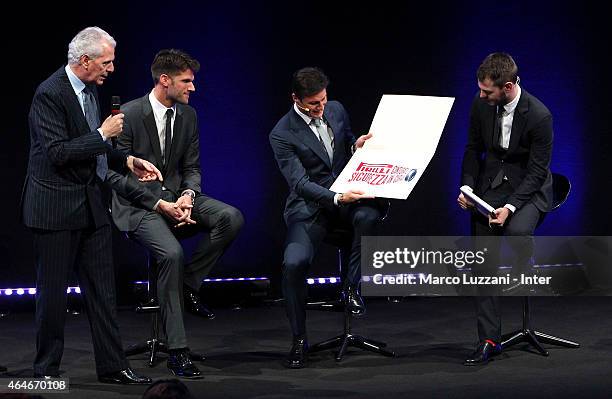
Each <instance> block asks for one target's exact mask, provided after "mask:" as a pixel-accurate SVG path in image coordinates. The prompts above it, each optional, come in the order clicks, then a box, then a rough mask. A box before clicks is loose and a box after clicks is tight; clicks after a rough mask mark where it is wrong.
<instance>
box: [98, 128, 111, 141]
mask: <svg viewBox="0 0 612 399" xmlns="http://www.w3.org/2000/svg"><path fill="white" fill-rule="evenodd" d="M97 130H98V133H100V136H102V141H104V142H105V143H106V140H108V139H107V138H106V137H105V136H104V132H102V129H100V128H98V129H97Z"/></svg>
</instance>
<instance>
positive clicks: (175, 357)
mask: <svg viewBox="0 0 612 399" xmlns="http://www.w3.org/2000/svg"><path fill="white" fill-rule="evenodd" d="M199 69H200V63H199V62H198V61H197V60H195V59H193V58H192V57H191V56H190V55H189V54H187V53H185V52H183V51H180V50H175V49H169V50H161V51H160V52H159V53H157V55H156V56H155V58H154V60H153V64H152V65H151V74H152V76H153V83H154V87H153V90H152V91H151V92H150V93H148V94H147V95H145V96H144V97H141V98H139V99H136V100H133V101H130V102H129V103H127V104H125V105H124V106H123V107H122V112H124V113H125V130H124V132H123V134H122V135H121V137H120V138H119V140H118V148H119V149H120V150H122V151H124V152H125V153H127V154H131V155H134V156H138V157H142V158H145V159H149V160H151V161H152V162H153V163H154V164H155V165H157V167H159V168H160V169H161V170H162V171H163V175H164V181H163V184H162V183H161V182H159V181H156V182H149V183H140V184H138V183H137V184H136V187H135V189H133V190H132V189H131V188H130V184H129V183H130V182H134V181H135V179H133V178H132V177H127V178H126V177H123V176H117V175H116V174H113V175H112V176H111V181H112V187H113V188H114V189H115V193H114V195H113V212H112V216H113V220H114V222H115V224H116V225H117V227H118V228H119V229H120V230H121V231H124V232H127V233H129V234H130V236H131V237H132V238H133V239H135V240H136V241H138V242H139V243H141V244H142V245H143V246H145V247H146V248H147V249H148V250H149V251H150V252H151V254H152V255H153V257H154V258H155V261H156V262H157V265H158V268H159V276H158V281H157V295H158V299H159V304H160V307H161V317H162V324H163V327H164V332H165V334H166V337H167V339H168V348H169V350H170V356H169V358H168V368H169V369H170V371H171V373H172V374H174V375H176V376H180V377H185V378H197V377H199V376H200V374H201V373H200V371H199V370H198V369H197V367H196V366H195V365H194V364H193V363H192V362H191V360H190V358H189V351H188V347H187V338H186V336H185V327H184V325H183V294H185V298H184V300H185V302H186V306H187V309H189V310H190V311H192V312H193V313H195V314H197V315H200V316H202V317H205V318H213V317H214V313H212V312H211V311H209V310H208V309H206V308H205V307H204V306H203V305H202V304H201V303H200V298H199V290H200V285H201V284H202V280H203V279H204V277H206V276H207V275H208V273H210V270H211V269H212V268H213V266H214V265H215V263H216V262H217V260H218V259H219V257H221V255H223V253H224V252H225V250H226V249H227V247H228V246H229V245H230V244H231V242H232V241H233V240H234V238H235V237H236V235H237V234H238V232H239V231H240V229H241V227H242V225H243V223H244V220H243V217H242V214H241V213H240V211H239V210H238V209H236V208H234V207H232V206H230V205H227V204H224V203H223V202H221V201H217V200H216V199H214V198H211V197H209V196H207V195H206V194H203V193H202V190H201V187H200V183H201V176H200V141H199V139H200V134H199V129H198V119H197V115H196V111H195V110H194V109H193V108H192V107H190V106H189V105H188V103H189V96H190V94H191V93H192V92H194V91H195V86H194V83H193V81H194V74H195V73H196V72H197V71H198V70H199ZM197 233H202V237H201V239H200V241H199V242H198V244H197V248H196V249H195V251H194V253H193V255H192V257H191V259H190V260H189V261H188V262H185V260H184V257H183V248H182V247H181V244H180V242H179V239H181V238H186V237H191V236H193V235H195V234H197Z"/></svg>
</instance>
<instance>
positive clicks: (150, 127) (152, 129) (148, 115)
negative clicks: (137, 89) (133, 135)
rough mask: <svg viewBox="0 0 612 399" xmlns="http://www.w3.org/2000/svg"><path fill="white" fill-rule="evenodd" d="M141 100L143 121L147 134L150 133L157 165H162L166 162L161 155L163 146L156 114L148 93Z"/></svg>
mask: <svg viewBox="0 0 612 399" xmlns="http://www.w3.org/2000/svg"><path fill="white" fill-rule="evenodd" d="M141 101H142V121H143V123H144V126H145V129H146V131H147V134H148V135H149V140H150V141H151V148H152V149H153V154H154V155H155V159H156V161H157V165H158V166H162V165H163V164H164V162H163V158H162V155H161V147H160V144H159V135H158V132H157V125H156V124H155V115H153V109H152V108H151V103H150V102H149V95H148V94H147V95H146V96H144V97H143V98H142V99H141Z"/></svg>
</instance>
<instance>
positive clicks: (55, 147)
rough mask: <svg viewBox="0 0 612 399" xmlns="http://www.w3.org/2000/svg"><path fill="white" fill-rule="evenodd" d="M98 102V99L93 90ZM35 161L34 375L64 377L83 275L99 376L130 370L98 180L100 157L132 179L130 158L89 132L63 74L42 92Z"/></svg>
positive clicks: (30, 200)
mask: <svg viewBox="0 0 612 399" xmlns="http://www.w3.org/2000/svg"><path fill="white" fill-rule="evenodd" d="M94 96H95V97H96V100H97V92H96V91H95V90H94ZM29 125H30V156H29V162H28V172H27V176H26V181H25V186H24V192H23V198H22V220H23V222H24V224H25V225H26V226H28V227H29V228H31V230H32V233H33V236H34V252H35V262H36V273H37V275H36V289H37V291H36V326H37V338H36V350H37V353H36V359H35V360H34V372H35V373H37V374H42V375H56V374H59V367H60V362H61V358H62V354H63V349H64V324H65V318H66V288H67V287H68V283H69V281H70V279H71V277H72V273H73V272H74V271H76V273H77V275H78V278H79V284H80V287H81V292H82V295H83V299H84V302H85V307H86V311H87V314H88V316H89V322H90V326H91V332H92V337H93V344H94V353H95V357H96V370H97V372H98V374H106V373H112V372H116V371H119V370H123V369H126V368H127V367H128V364H127V361H126V360H125V356H124V354H123V349H122V346H121V340H120V337H119V330H118V325H117V322H116V309H115V300H116V299H115V281H114V271H113V262H112V245H111V229H110V224H109V218H108V212H107V209H108V206H107V205H106V204H105V203H104V200H103V196H102V184H103V183H102V182H101V181H100V179H99V178H98V177H97V176H96V156H97V155H100V154H104V153H106V154H107V159H108V164H109V167H110V168H113V169H114V170H116V171H118V172H121V173H125V172H126V169H127V168H126V166H125V165H126V157H125V155H123V154H122V153H121V152H119V151H114V150H112V148H111V147H110V146H109V145H107V144H106V143H105V142H104V141H103V140H102V137H101V136H100V133H99V132H98V131H97V130H93V131H92V129H90V127H89V125H88V123H87V121H86V119H85V115H84V114H83V111H82V109H81V106H80V104H79V100H78V98H77V96H76V94H75V92H74V90H73V88H72V86H71V84H70V81H69V80H68V76H67V74H66V71H65V70H64V68H63V67H62V68H60V69H59V70H58V71H56V72H55V73H54V74H53V75H51V76H50V77H49V78H48V79H47V80H45V81H44V82H43V83H41V84H40V86H39V87H38V89H37V90H36V93H35V94H34V98H33V99H32V105H31V108H30V114H29Z"/></svg>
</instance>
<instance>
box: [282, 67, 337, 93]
mask: <svg viewBox="0 0 612 399" xmlns="http://www.w3.org/2000/svg"><path fill="white" fill-rule="evenodd" d="M327 85H329V78H328V77H327V76H326V75H325V73H323V71H322V70H321V69H319V68H316V67H306V68H302V69H300V70H298V71H296V72H295V73H294V74H293V79H292V81H291V91H292V92H293V94H295V95H296V96H297V98H299V99H300V100H301V99H303V98H304V97H308V96H312V95H314V94H317V93H319V92H320V91H322V90H323V89H326V88H327Z"/></svg>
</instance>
